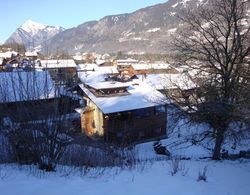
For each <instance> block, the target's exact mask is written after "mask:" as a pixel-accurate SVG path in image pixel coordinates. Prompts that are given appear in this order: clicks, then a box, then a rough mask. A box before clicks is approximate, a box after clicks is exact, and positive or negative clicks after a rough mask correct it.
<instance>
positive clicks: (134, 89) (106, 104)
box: [80, 82, 166, 114]
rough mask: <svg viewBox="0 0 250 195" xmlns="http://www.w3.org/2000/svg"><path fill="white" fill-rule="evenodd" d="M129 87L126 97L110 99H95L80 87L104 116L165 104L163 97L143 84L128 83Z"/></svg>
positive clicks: (84, 88) (85, 89)
mask: <svg viewBox="0 0 250 195" xmlns="http://www.w3.org/2000/svg"><path fill="white" fill-rule="evenodd" d="M129 85H130V86H129V87H128V89H127V90H128V92H129V94H128V95H123V96H112V97H111V96H110V97H96V96H95V95H94V94H93V93H91V92H90V91H89V90H88V89H87V88H86V87H84V86H83V85H80V87H81V89H82V90H83V91H84V93H85V94H86V95H87V96H88V97H89V98H90V99H91V101H93V102H94V103H95V104H96V105H97V107H98V108H100V110H101V111H102V112H103V113H104V114H109V113H116V112H123V111H128V110H137V109H142V108H148V107H153V106H157V105H164V104H165V103H166V99H165V97H164V95H162V94H161V93H160V92H158V91H157V90H155V89H153V88H152V87H150V86H149V85H147V84H145V83H142V82H137V83H136V84H135V83H134V82H130V83H129Z"/></svg>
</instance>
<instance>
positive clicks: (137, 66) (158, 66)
mask: <svg viewBox="0 0 250 195" xmlns="http://www.w3.org/2000/svg"><path fill="white" fill-rule="evenodd" d="M131 66H132V67H133V69H135V70H149V69H169V68H171V67H170V65H169V64H132V65H131Z"/></svg>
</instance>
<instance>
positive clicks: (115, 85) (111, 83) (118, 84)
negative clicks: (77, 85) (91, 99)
mask: <svg viewBox="0 0 250 195" xmlns="http://www.w3.org/2000/svg"><path fill="white" fill-rule="evenodd" d="M88 85H89V86H90V87H92V88H94V89H112V88H123V87H129V84H128V83H121V82H115V81H106V82H98V83H90V84H88Z"/></svg>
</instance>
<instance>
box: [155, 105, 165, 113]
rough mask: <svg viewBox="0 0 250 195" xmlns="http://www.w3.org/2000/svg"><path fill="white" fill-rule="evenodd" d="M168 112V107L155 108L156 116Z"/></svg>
mask: <svg viewBox="0 0 250 195" xmlns="http://www.w3.org/2000/svg"><path fill="white" fill-rule="evenodd" d="M165 112H166V106H165V105H160V106H156V107H155V114H156V115H157V114H160V113H165Z"/></svg>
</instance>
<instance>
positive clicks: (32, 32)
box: [5, 20, 64, 49]
mask: <svg viewBox="0 0 250 195" xmlns="http://www.w3.org/2000/svg"><path fill="white" fill-rule="evenodd" d="M63 30H64V28H62V27H58V26H48V25H44V24H39V23H37V22H33V21H31V20H28V21H26V22H25V23H24V24H23V25H21V26H20V27H19V28H18V29H17V30H16V31H15V32H14V33H13V34H12V35H11V36H10V37H9V38H8V39H7V40H6V42H5V43H20V44H24V45H25V47H26V49H31V48H32V49H33V48H34V47H40V46H41V44H42V43H43V42H44V41H46V40H49V39H50V38H52V37H53V36H55V35H56V34H58V33H60V32H62V31H63Z"/></svg>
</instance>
